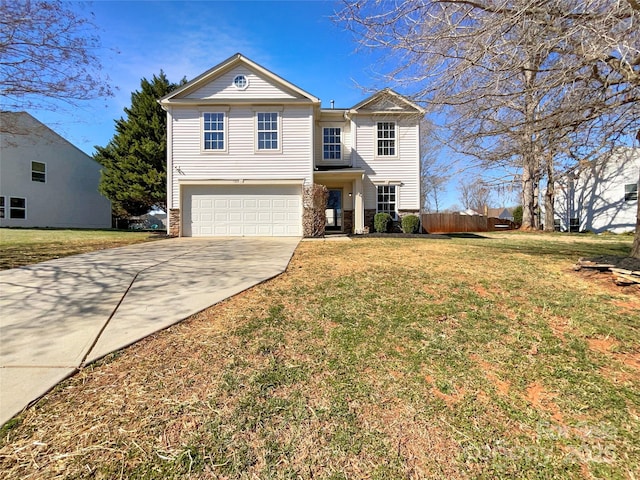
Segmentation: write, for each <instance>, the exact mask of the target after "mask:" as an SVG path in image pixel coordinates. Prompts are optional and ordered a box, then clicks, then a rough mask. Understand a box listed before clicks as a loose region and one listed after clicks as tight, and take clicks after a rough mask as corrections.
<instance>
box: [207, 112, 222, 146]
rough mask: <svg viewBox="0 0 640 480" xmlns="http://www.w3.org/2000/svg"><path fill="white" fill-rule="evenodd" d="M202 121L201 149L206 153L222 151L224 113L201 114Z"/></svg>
mask: <svg viewBox="0 0 640 480" xmlns="http://www.w3.org/2000/svg"><path fill="white" fill-rule="evenodd" d="M202 120H203V122H204V123H203V129H202V132H203V148H204V150H206V151H223V150H225V149H226V147H225V138H224V113H223V112H207V113H203V114H202Z"/></svg>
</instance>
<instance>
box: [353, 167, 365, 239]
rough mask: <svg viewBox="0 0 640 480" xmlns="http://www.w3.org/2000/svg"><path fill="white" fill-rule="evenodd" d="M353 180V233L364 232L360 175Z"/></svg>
mask: <svg viewBox="0 0 640 480" xmlns="http://www.w3.org/2000/svg"><path fill="white" fill-rule="evenodd" d="M363 176H364V175H362V176H360V177H358V178H356V179H355V180H354V181H353V233H363V232H364V198H363V196H362V195H363V192H362V177H363Z"/></svg>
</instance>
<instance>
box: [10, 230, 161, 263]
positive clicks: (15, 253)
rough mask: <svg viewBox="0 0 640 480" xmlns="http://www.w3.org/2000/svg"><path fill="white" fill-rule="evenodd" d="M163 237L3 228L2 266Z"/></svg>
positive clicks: (85, 231)
mask: <svg viewBox="0 0 640 480" xmlns="http://www.w3.org/2000/svg"><path fill="white" fill-rule="evenodd" d="M162 237H163V234H161V233H156V232H153V233H149V232H132V231H124V230H58V229H37V228H0V270H6V269H8V268H17V267H22V266H25V265H31V264H33V263H39V262H44V261H46V260H53V259H55V258H60V257H66V256H69V255H77V254H79V253H86V252H91V251H93V250H102V249H104V248H113V247H121V246H124V245H131V244H133V243H140V242H146V241H149V240H155V239H159V238H162Z"/></svg>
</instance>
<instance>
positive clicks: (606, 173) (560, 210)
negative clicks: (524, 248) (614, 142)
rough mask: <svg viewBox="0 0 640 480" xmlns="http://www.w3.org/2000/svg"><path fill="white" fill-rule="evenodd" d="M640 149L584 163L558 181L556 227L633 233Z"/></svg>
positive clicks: (623, 151)
mask: <svg viewBox="0 0 640 480" xmlns="http://www.w3.org/2000/svg"><path fill="white" fill-rule="evenodd" d="M639 177H640V149H638V148H620V149H618V150H616V151H615V153H614V154H613V155H611V156H610V158H607V159H606V160H600V161H595V162H584V163H581V164H580V165H578V166H577V167H576V168H575V169H573V170H571V171H570V172H568V173H567V174H566V175H564V176H562V177H561V178H560V179H559V180H558V181H557V182H556V197H555V215H556V227H557V228H559V229H560V230H563V231H581V232H582V231H592V232H595V233H601V232H605V231H611V232H614V233H624V232H631V231H634V230H635V227H636V215H637V208H638V178H639Z"/></svg>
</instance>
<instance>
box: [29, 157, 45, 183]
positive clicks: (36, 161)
mask: <svg viewBox="0 0 640 480" xmlns="http://www.w3.org/2000/svg"><path fill="white" fill-rule="evenodd" d="M34 163H41V164H42V165H44V182H40V181H38V180H34V179H33V174H34V173H43V172H36V171H35V170H34V169H33V164H34ZM48 173H49V172H48V171H47V163H46V162H40V161H39V160H31V181H32V182H35V183H47V177H48V176H49V175H48Z"/></svg>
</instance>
